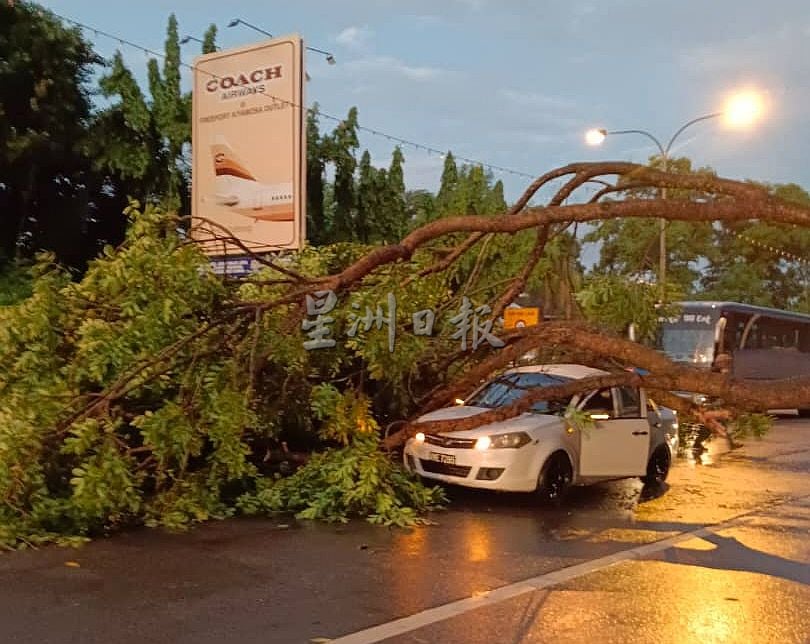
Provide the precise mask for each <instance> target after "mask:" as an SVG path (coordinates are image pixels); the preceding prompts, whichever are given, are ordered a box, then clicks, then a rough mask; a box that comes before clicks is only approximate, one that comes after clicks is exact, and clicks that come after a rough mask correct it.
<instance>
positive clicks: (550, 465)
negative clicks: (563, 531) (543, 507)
mask: <svg viewBox="0 0 810 644" xmlns="http://www.w3.org/2000/svg"><path fill="white" fill-rule="evenodd" d="M538 479H539V480H538V485H537V492H538V494H539V495H540V498H541V499H542V500H543V501H545V502H547V503H551V504H552V505H559V504H560V503H562V501H563V499H564V498H565V493H566V492H567V491H568V488H569V487H571V482H572V481H573V480H574V470H573V468H572V467H571V461H570V460H568V456H567V455H566V454H564V453H562V452H557V453H556V454H552V455H551V456H550V457H549V459H548V460H547V461H546V463H545V465H543V469H542V470H541V472H540V476H539V477H538Z"/></svg>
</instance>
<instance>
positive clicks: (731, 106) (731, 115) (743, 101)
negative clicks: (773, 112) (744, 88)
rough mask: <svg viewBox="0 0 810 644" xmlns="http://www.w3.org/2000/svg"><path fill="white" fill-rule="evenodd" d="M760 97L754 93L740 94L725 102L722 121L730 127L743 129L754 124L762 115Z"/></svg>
mask: <svg viewBox="0 0 810 644" xmlns="http://www.w3.org/2000/svg"><path fill="white" fill-rule="evenodd" d="M762 103H763V101H762V96H760V95H759V94H757V93H755V92H740V93H739V94H734V95H733V96H731V97H730V98H729V99H728V101H726V105H725V109H724V110H723V117H724V120H725V121H726V123H727V124H728V125H731V126H732V127H745V126H748V125H751V124H752V123H754V122H755V121H756V120H757V119H758V118H759V116H760V115H761V114H762V110H763V105H762Z"/></svg>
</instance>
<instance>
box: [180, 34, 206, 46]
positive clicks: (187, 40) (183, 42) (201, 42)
mask: <svg viewBox="0 0 810 644" xmlns="http://www.w3.org/2000/svg"><path fill="white" fill-rule="evenodd" d="M190 40H193V41H194V42H198V43H200V44H201V45H204V44H205V43H204V42H203V41H202V40H201V39H199V38H197V37H196V36H189V35H185V36H183V37H182V38H181V39H180V44H181V45H185V44H186V43H187V42H189V41H190Z"/></svg>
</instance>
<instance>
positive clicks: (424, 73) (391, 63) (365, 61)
mask: <svg viewBox="0 0 810 644" xmlns="http://www.w3.org/2000/svg"><path fill="white" fill-rule="evenodd" d="M345 67H347V68H349V69H352V70H354V71H361V72H364V73H370V72H371V73H373V72H382V73H386V74H389V75H391V74H395V75H398V76H404V77H405V78H407V79H409V80H413V81H431V80H435V79H437V78H440V77H443V76H447V75H449V74H452V72H450V71H448V70H444V69H439V68H438V67H417V66H413V65H406V64H405V63H404V62H402V61H401V60H399V59H397V58H394V57H392V56H374V57H371V58H360V59H357V60H352V61H349V62H347V63H346V65H345Z"/></svg>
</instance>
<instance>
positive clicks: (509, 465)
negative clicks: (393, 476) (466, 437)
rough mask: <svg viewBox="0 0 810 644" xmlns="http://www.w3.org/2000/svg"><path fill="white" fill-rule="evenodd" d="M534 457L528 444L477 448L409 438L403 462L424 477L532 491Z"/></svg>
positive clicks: (535, 474)
mask: <svg viewBox="0 0 810 644" xmlns="http://www.w3.org/2000/svg"><path fill="white" fill-rule="evenodd" d="M537 456H538V455H537V447H536V445H534V444H532V443H530V444H528V445H524V446H523V447H520V448H517V449H486V450H477V449H453V448H448V447H440V446H438V445H431V444H429V443H426V442H417V441H416V440H414V439H410V440H409V441H408V442H407V443H406V444H405V450H404V452H403V461H404V464H405V467H406V468H407V469H408V470H410V471H411V472H414V473H416V474H418V475H419V476H423V477H425V478H427V479H433V480H436V481H443V482H445V483H452V484H454V485H463V486H466V487H475V488H482V489H486V490H501V491H504V492H533V491H534V490H535V489H536V488H537V477H538V473H539V465H538V459H537ZM440 459H441V460H440ZM442 461H444V462H442ZM447 461H450V462H447Z"/></svg>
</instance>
